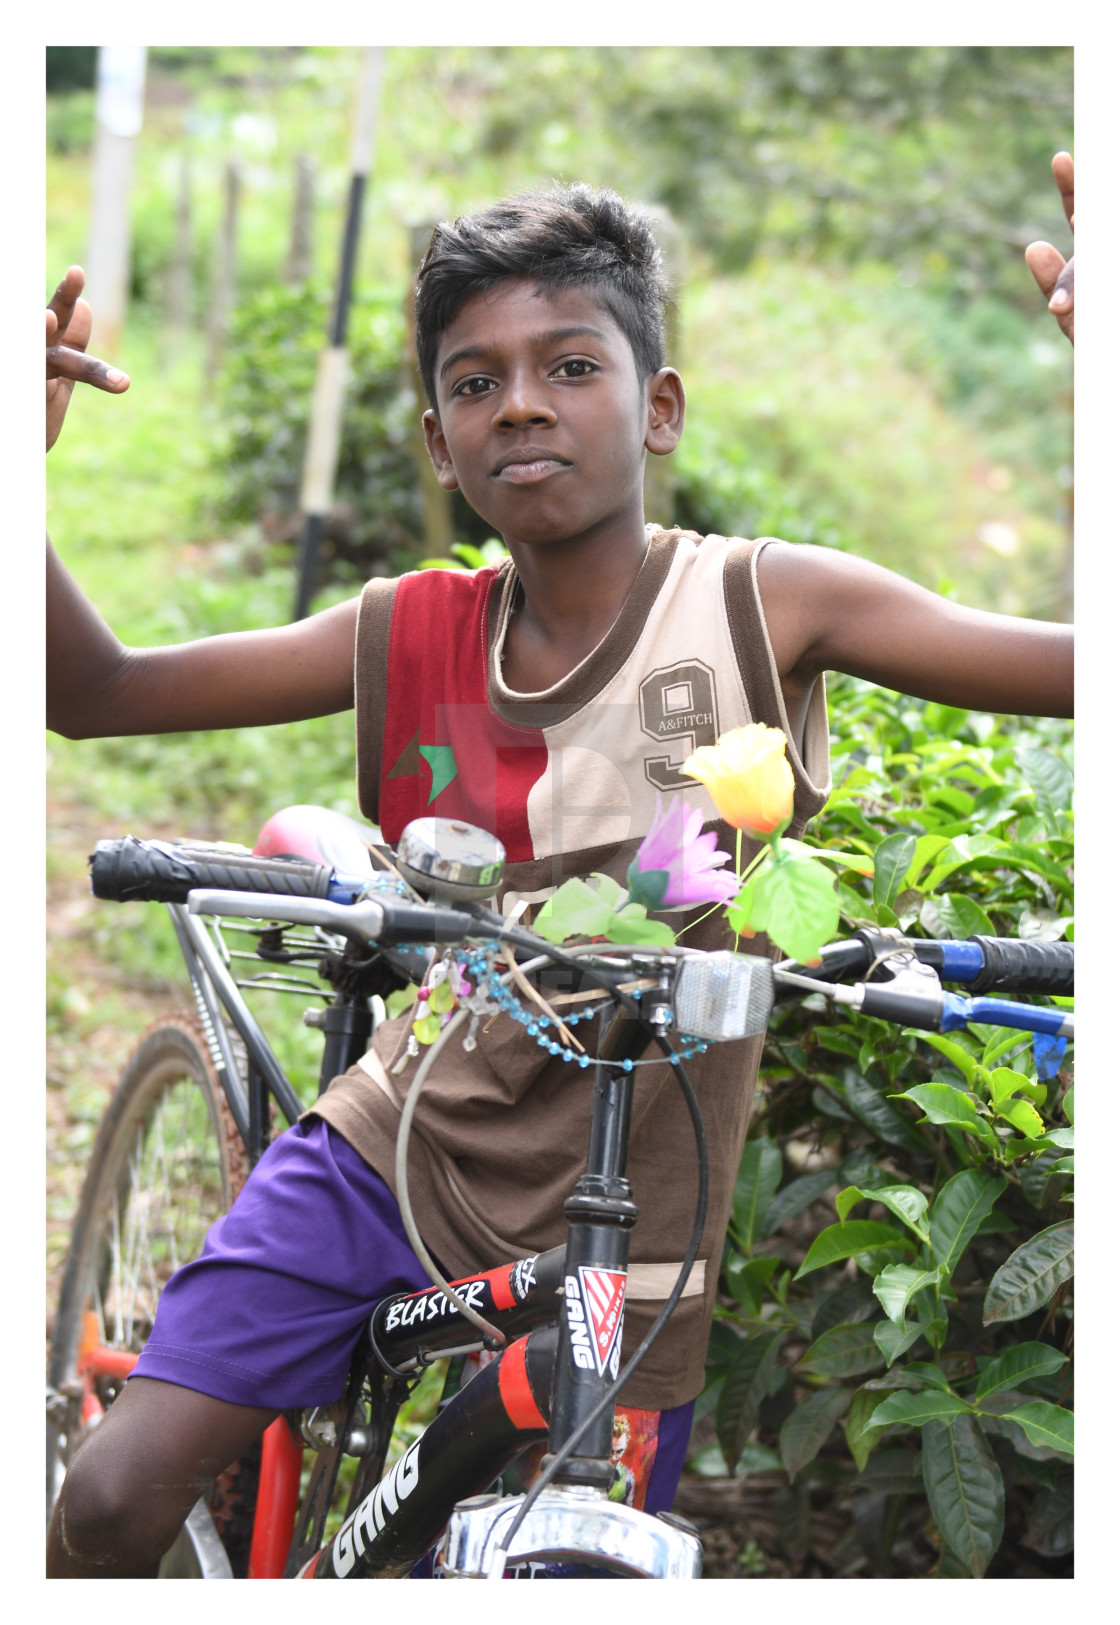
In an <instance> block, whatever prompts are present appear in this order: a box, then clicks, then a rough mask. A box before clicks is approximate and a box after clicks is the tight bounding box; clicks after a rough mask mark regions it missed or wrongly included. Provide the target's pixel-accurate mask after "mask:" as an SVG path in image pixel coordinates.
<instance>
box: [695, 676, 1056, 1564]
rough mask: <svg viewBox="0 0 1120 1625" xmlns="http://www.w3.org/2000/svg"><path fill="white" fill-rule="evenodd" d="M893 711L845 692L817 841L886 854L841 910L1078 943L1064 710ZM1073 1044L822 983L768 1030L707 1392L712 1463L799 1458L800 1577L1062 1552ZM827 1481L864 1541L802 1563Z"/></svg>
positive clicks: (755, 1467) (896, 922)
mask: <svg viewBox="0 0 1120 1625" xmlns="http://www.w3.org/2000/svg"><path fill="white" fill-rule="evenodd" d="M897 704H898V702H897V701H895V700H893V699H892V698H891V697H889V696H885V695H880V694H877V693H875V692H874V691H872V690H870V689H868V688H866V687H865V685H862V684H859V683H854V682H851V683H849V682H845V683H842V684H838V685H837V687H836V689H835V691H834V693H833V694H832V696H831V705H832V712H833V727H834V752H835V760H834V775H835V779H836V785H837V787H836V789H835V791H834V793H833V795H832V797H831V799H830V801H829V804H828V806H827V807H826V809H825V811H824V813H823V814H822V816H821V818H820V820H819V821H818V825H817V827H816V829H815V831H810V834H809V837H808V839H809V840H810V842H814V841H815V842H816V843H818V844H820V845H821V846H823V847H826V848H827V847H830V846H834V847H838V848H843V849H846V850H852V851H856V852H862V853H864V854H865V855H866V856H868V857H870V858H871V859H872V860H873V864H874V872H873V875H871V876H869V877H867V878H866V879H865V878H863V877H861V876H860V875H859V874H858V873H857V872H855V871H852V872H850V873H849V874H847V875H845V876H843V878H842V882H841V885H840V888H839V889H840V897H841V909H842V915H843V921H844V925H846V926H847V927H849V928H858V927H859V926H861V925H876V926H880V927H883V926H891V927H893V926H901V927H903V928H904V929H906V930H908V931H909V932H910V933H911V934H922V933H924V934H926V935H931V936H950V935H952V936H968V935H969V934H971V933H982V934H995V935H1008V936H1015V935H1019V936H1023V937H1029V936H1039V935H1041V936H1047V937H1058V936H1062V935H1072V889H1071V881H1070V874H1069V864H1070V862H1071V858H1072V846H1071V834H1072V814H1071V810H1070V801H1071V785H1072V778H1071V774H1070V771H1069V768H1068V765H1067V763H1066V761H1065V759H1064V752H1065V742H1064V739H1063V735H1064V734H1065V732H1066V727H1065V725H1064V724H1050V723H1047V722H1042V723H1039V724H1037V725H1032V726H1030V727H1026V726H1025V725H1023V724H1022V723H1020V722H1017V721H1016V722H1015V723H1013V724H1012V723H1002V722H998V721H995V720H994V719H991V718H984V717H978V716H971V715H966V714H964V713H960V712H957V713H953V712H950V711H948V710H947V709H946V708H944V707H939V706H932V705H922V704H921V703H920V702H917V701H903V702H902V709H901V710H897V709H895V707H896V706H897ZM842 929H843V926H842ZM1060 1047H1061V1046H1060V1045H1059V1046H1055V1045H1053V1044H1052V1043H1048V1042H1046V1041H1042V1042H1036V1043H1034V1044H1032V1042H1031V1039H1030V1038H1029V1037H1028V1036H1026V1035H1023V1034H1008V1033H1007V1032H1006V1031H1004V1030H1003V1029H999V1028H995V1027H988V1026H981V1025H973V1026H970V1027H969V1028H968V1029H967V1030H965V1031H963V1032H961V1033H957V1034H954V1035H953V1037H952V1039H947V1038H944V1037H941V1036H939V1035H937V1034H930V1033H920V1032H917V1031H908V1030H899V1029H898V1028H895V1027H892V1026H891V1025H890V1024H889V1023H887V1022H884V1021H880V1020H877V1019H875V1018H871V1017H867V1016H862V1015H859V1014H854V1013H852V1012H850V1011H848V1010H846V1009H841V1008H839V1007H833V1006H831V1005H829V1004H827V1003H826V1001H825V999H824V997H823V995H813V996H811V997H810V998H809V999H808V1000H805V1001H803V1002H802V1003H800V1004H799V1005H797V1006H791V1007H788V1008H786V1009H779V1011H778V1013H777V1014H776V1016H775V1018H774V1020H773V1022H772V1023H771V1029H770V1035H769V1039H768V1043H767V1050H766V1054H765V1059H764V1066H763V1072H762V1077H761V1082H760V1091H759V1099H758V1101H757V1102H756V1110H755V1117H754V1123H753V1127H752V1137H751V1139H750V1140H748V1143H747V1146H746V1148H745V1151H744V1155H743V1159H742V1165H741V1168H740V1173H739V1179H738V1183H737V1186H736V1189H735V1195H734V1204H733V1211H732V1216H731V1222H730V1225H729V1229H728V1236H727V1245H726V1248H725V1254H724V1261H723V1273H722V1281H721V1288H722V1290H721V1297H720V1303H719V1308H718V1310H717V1319H716V1321H715V1324H714V1327H713V1333H712V1339H711V1346H710V1350H709V1382H708V1387H707V1388H706V1390H705V1394H704V1396H703V1398H702V1400H701V1401H700V1404H699V1407H698V1409H699V1410H700V1411H701V1412H704V1413H706V1414H707V1415H708V1417H709V1422H708V1424H706V1425H707V1426H711V1425H712V1424H713V1423H714V1429H715V1435H716V1439H717V1441H718V1444H717V1445H716V1446H713V1447H711V1448H709V1449H708V1450H707V1451H704V1452H702V1454H701V1455H700V1457H699V1458H698V1459H697V1461H696V1462H695V1463H694V1470H699V1471H700V1472H702V1473H703V1472H708V1473H712V1472H716V1473H719V1472H721V1471H722V1472H727V1473H731V1474H737V1475H739V1476H741V1477H746V1476H750V1475H751V1474H756V1473H760V1472H762V1473H778V1472H779V1470H780V1472H781V1473H783V1474H784V1476H785V1480H786V1488H784V1489H783V1488H781V1481H780V1479H777V1480H775V1488H776V1495H775V1506H776V1510H777V1513H778V1527H779V1529H780V1530H781V1532H782V1537H781V1538H782V1545H783V1548H784V1558H785V1560H786V1561H787V1562H789V1563H790V1564H791V1565H792V1571H793V1572H837V1573H852V1572H857V1571H863V1572H870V1573H873V1574H880V1575H889V1574H892V1573H895V1572H921V1571H922V1565H923V1564H924V1566H925V1572H931V1573H933V1574H935V1575H941V1576H980V1575H983V1574H985V1573H987V1572H989V1571H994V1572H996V1573H999V1574H1008V1575H1012V1574H1029V1573H1050V1572H1056V1570H1055V1569H1054V1568H1053V1567H1052V1566H1051V1567H1049V1568H1048V1567H1046V1560H1052V1559H1058V1558H1061V1557H1063V1556H1065V1555H1066V1554H1067V1553H1068V1552H1069V1551H1070V1550H1071V1548H1072V1471H1071V1467H1070V1461H1071V1456H1072V1451H1073V1416H1072V1411H1071V1409H1070V1397H1071V1393H1072V1365H1071V1360H1070V1354H1069V1351H1070V1347H1071V1344H1072V1280H1071V1277H1072V1269H1073V1262H1072V1260H1073V1253H1072V1248H1073V1222H1072V1217H1071V1209H1070V1207H1069V1203H1070V1202H1071V1201H1072V1174H1073V1155H1072V1151H1073V1114H1074V1106H1073V1084H1072V1072H1071V1070H1070V1069H1069V1060H1068V1057H1067V1056H1065V1055H1062V1054H1060V1053H1059V1052H1058V1051H1059V1049H1060ZM825 1495H827V1496H830V1497H831V1498H833V1499H835V1500H838V1501H842V1502H843V1503H844V1504H845V1506H846V1507H847V1508H848V1509H849V1513H850V1515H849V1516H848V1517H847V1518H846V1519H845V1527H846V1529H847V1533H846V1534H845V1535H844V1536H843V1537H842V1538H841V1540H840V1541H839V1542H837V1543H835V1546H834V1548H833V1549H832V1550H831V1551H830V1552H829V1553H828V1554H827V1558H828V1567H827V1568H825V1569H824V1570H821V1569H820V1568H816V1569H812V1570H809V1569H804V1567H803V1565H804V1564H805V1562H806V1561H807V1556H806V1554H807V1552H808V1549H809V1546H810V1537H811V1526H812V1519H813V1515H814V1511H815V1507H816V1506H817V1505H819V1503H820V1501H821V1498H822V1496H825ZM927 1541H928V1543H929V1544H928V1547H927V1545H926V1542H927ZM930 1548H932V1550H931V1549H930ZM915 1549H916V1550H915ZM923 1551H926V1552H927V1553H928V1555H927V1556H926V1557H925V1558H924V1559H923V1558H922V1557H921V1552H923ZM903 1559H906V1561H905V1562H903V1561H902V1560H903ZM1040 1559H1041V1560H1043V1561H1042V1562H1041V1563H1040V1561H1039V1560H1040ZM799 1565H802V1567H801V1568H799Z"/></svg>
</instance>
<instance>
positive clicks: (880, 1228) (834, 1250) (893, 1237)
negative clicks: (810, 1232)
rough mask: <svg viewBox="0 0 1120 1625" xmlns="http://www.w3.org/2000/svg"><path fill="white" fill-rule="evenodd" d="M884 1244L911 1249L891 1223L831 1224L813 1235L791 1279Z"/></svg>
mask: <svg viewBox="0 0 1120 1625" xmlns="http://www.w3.org/2000/svg"><path fill="white" fill-rule="evenodd" d="M883 1247H901V1248H904V1249H906V1250H908V1251H909V1250H912V1249H913V1243H912V1242H911V1241H910V1240H909V1238H908V1237H906V1236H904V1235H903V1233H902V1231H901V1230H897V1229H896V1228H895V1227H894V1225H893V1224H881V1223H880V1222H879V1221H878V1220H877V1219H849V1220H848V1222H847V1224H830V1225H829V1226H828V1227H827V1228H826V1229H824V1230H822V1231H821V1233H820V1235H819V1236H816V1237H814V1239H813V1244H812V1246H811V1247H810V1248H809V1251H808V1252H807V1253H806V1254H805V1258H804V1260H803V1262H802V1265H801V1268H800V1269H799V1270H798V1272H797V1274H796V1275H795V1276H794V1280H795V1281H799V1280H800V1279H801V1277H802V1276H803V1275H808V1274H809V1272H810V1270H819V1269H822V1268H823V1267H824V1266H825V1265H826V1264H836V1263H838V1262H839V1261H840V1260H841V1259H842V1258H852V1257H854V1256H855V1254H856V1253H873V1252H876V1251H877V1250H878V1249H880V1248H883Z"/></svg>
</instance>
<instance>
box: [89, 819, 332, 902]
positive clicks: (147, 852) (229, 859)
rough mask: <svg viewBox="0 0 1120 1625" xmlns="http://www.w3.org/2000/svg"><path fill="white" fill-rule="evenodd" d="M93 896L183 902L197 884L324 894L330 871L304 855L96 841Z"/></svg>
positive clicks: (129, 840) (167, 843)
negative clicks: (267, 855)
mask: <svg viewBox="0 0 1120 1625" xmlns="http://www.w3.org/2000/svg"><path fill="white" fill-rule="evenodd" d="M89 861H90V881H91V884H92V887H93V895H94V896H95V897H101V898H104V899H106V900H107V901H109V902H112V903H129V902H138V903H185V902H186V900H187V897H188V895H189V893H190V892H192V891H194V890H197V889H198V888H199V887H219V886H220V887H224V888H226V889H228V890H231V891H237V892H256V893H270V894H272V895H278V896H285V897H308V898H312V897H326V896H327V895H328V891H329V886H330V880H331V876H332V874H333V870H331V869H329V868H328V867H327V865H326V864H324V863H312V862H310V861H308V860H307V859H303V858H259V857H256V856H255V855H254V854H253V853H251V852H227V851H223V849H222V848H221V847H209V846H189V845H185V844H184V845H182V846H180V845H178V844H175V843H172V842H171V841H141V840H138V839H137V837H136V836H135V835H125V836H122V837H121V839H120V840H115V841H98V843H97V845H96V847H95V848H94V851H93V855H92V857H91V858H90V860H89Z"/></svg>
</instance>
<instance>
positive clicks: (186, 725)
mask: <svg viewBox="0 0 1120 1625" xmlns="http://www.w3.org/2000/svg"><path fill="white" fill-rule="evenodd" d="M357 618H358V600H357V599H356V598H352V599H349V600H348V601H347V602H346V603H344V604H336V605H335V606H334V607H333V608H332V609H325V610H322V611H321V612H320V613H319V614H318V615H311V616H309V617H308V619H307V620H305V621H297V622H295V623H294V624H293V625H292V626H278V627H273V628H269V629H268V630H265V631H260V632H229V633H225V634H223V635H222V636H220V637H211V638H199V639H198V641H197V642H195V643H178V644H171V645H169V646H167V647H165V648H161V649H130V648H127V647H126V646H125V645H124V644H122V643H120V642H119V640H118V639H117V638H116V636H115V635H114V633H113V632H112V631H110V629H109V627H108V626H106V624H105V622H104V621H103V620H102V619H101V617H100V615H98V613H97V611H96V610H95V609H94V608H93V605H92V604H91V603H90V602H89V600H88V599H87V598H86V597H85V596H84V594H83V593H82V591H81V589H80V588H79V587H78V586H77V584H76V583H75V582H74V580H73V579H72V578H71V576H70V575H69V574H68V573H67V571H66V569H65V568H64V566H63V564H62V562H61V560H60V559H59V557H58V555H57V554H56V553H55V551H54V549H53V548H52V547H51V546H50V544H49V543H48V544H47V727H48V728H52V729H53V730H54V731H55V732H56V733H60V734H64V735H66V737H67V738H69V739H92V738H105V737H106V736H108V735H117V734H144V733H182V732H186V731H188V730H190V729H194V728H247V727H254V726H257V727H263V726H266V725H268V724H270V723H276V722H300V721H302V720H303V719H304V718H306V717H323V716H328V715H329V714H330V713H331V712H333V711H348V710H350V708H351V707H352V706H353V704H354V634H355V629H356V627H357Z"/></svg>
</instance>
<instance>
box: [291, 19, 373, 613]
mask: <svg viewBox="0 0 1120 1625" xmlns="http://www.w3.org/2000/svg"><path fill="white" fill-rule="evenodd" d="M384 54H385V53H384V50H383V48H382V47H381V46H371V47H370V48H369V49H368V50H367V51H366V53H365V60H364V63H363V65H362V79H361V85H360V88H359V93H358V111H357V117H356V119H355V122H354V136H353V141H352V143H351V148H350V195H349V198H348V201H347V207H346V225H345V227H344V229H343V233H342V254H341V258H340V262H339V267H338V281H337V283H336V285H335V297H334V306H333V309H332V311H331V319H330V326H329V329H328V333H327V347H326V349H324V350H321V351H320V353H319V368H318V372H317V374H316V377H315V393H314V396H313V397H312V401H311V426H310V430H309V433H308V438H307V451H306V454H305V456H304V462H303V485H302V487H301V489H300V498H299V505H300V512H301V513H302V515H303V535H302V537H301V539H300V550H299V570H298V579H297V583H296V600H295V609H294V611H293V614H292V619H293V620H294V621H301V620H303V618H304V616H305V615H306V614H307V612H308V609H309V608H310V605H311V599H312V596H313V595H314V592H315V585H316V581H317V579H318V574H319V547H320V542H321V540H322V535H323V521H324V519H325V518H326V516H327V514H328V513H329V512H330V508H331V502H332V500H333V497H334V482H335V478H336V476H337V473H338V453H339V446H340V444H341V441H342V405H343V397H344V395H345V392H346V374H347V354H346V327H347V322H348V319H349V315H350V296H351V290H352V287H353V281H354V265H355V262H356V260H357V256H358V235H359V232H360V230H361V224H362V201H363V198H364V196H365V187H366V177H367V175H368V174H369V171H370V169H371V168H372V165H373V146H374V132H375V130H376V127H377V110H378V102H379V100H380V92H381V70H382V63H383V58H384Z"/></svg>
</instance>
